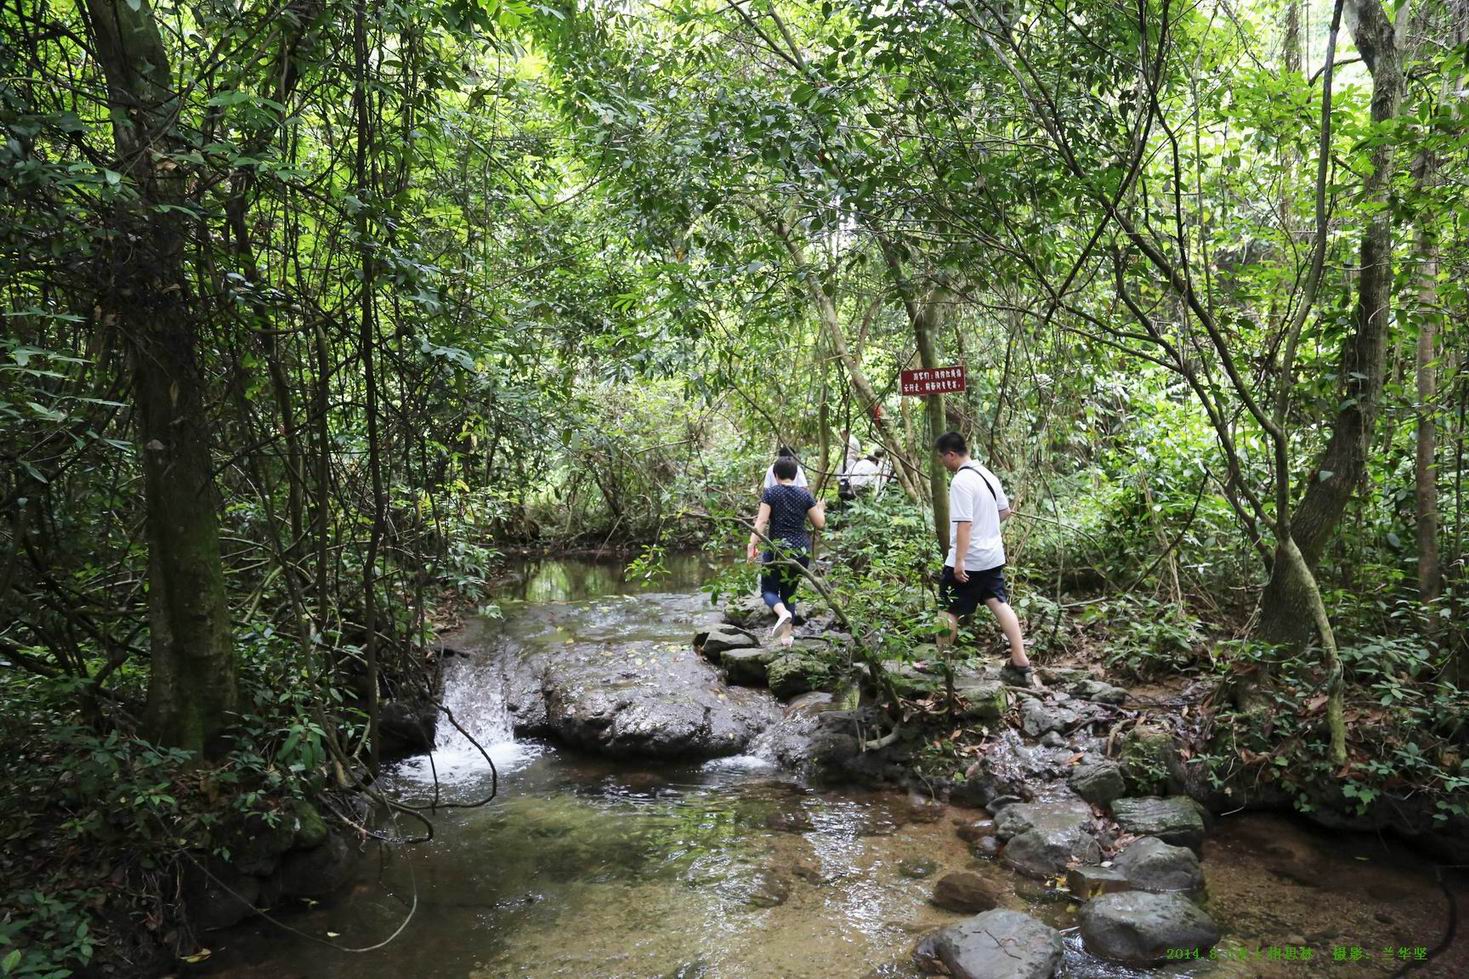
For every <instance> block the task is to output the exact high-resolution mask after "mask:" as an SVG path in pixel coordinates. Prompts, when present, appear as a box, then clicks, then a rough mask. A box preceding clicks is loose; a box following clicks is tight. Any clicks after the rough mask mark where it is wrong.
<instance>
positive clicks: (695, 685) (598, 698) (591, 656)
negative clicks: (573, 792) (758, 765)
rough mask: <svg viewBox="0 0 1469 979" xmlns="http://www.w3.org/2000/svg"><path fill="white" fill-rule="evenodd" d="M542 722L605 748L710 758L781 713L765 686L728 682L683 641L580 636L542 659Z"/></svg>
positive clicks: (741, 745)
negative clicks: (594, 640)
mask: <svg viewBox="0 0 1469 979" xmlns="http://www.w3.org/2000/svg"><path fill="white" fill-rule="evenodd" d="M541 695H542V697H543V698H544V701H545V708H546V720H545V723H546V727H547V729H548V730H549V732H550V733H551V735H552V736H553V737H555V738H557V739H559V740H561V741H564V742H566V743H568V744H572V745H575V746H576V747H579V748H584V749H587V750H591V751H597V752H600V753H603V754H609V755H619V756H624V755H634V756H647V757H662V758H676V757H694V758H714V757H718V756H721V755H734V754H739V753H740V752H741V751H743V750H744V749H745V748H746V747H747V746H748V745H749V743H750V741H751V740H752V739H753V738H754V737H755V736H756V735H757V734H759V733H760V732H761V731H763V730H765V729H766V728H767V727H769V726H771V725H772V724H774V723H775V722H776V721H777V720H779V719H780V717H781V713H782V712H781V709H780V705H779V704H777V703H776V702H775V701H774V700H772V699H771V697H770V695H769V694H767V693H765V692H764V691H763V690H753V689H749V688H746V687H731V686H727V685H726V684H725V682H724V680H723V679H722V678H721V677H720V675H719V672H718V671H717V670H716V669H715V668H714V667H713V666H711V665H710V664H709V663H706V662H704V661H703V660H701V659H700V658H699V657H698V656H696V655H695V654H694V652H693V651H692V650H691V649H689V648H688V647H687V646H682V645H677V646H675V645H672V644H655V643H645V642H635V643H612V644H584V643H577V644H574V645H571V646H568V647H566V648H564V649H563V650H561V651H559V652H558V653H557V655H556V656H555V657H554V658H549V657H548V658H546V659H545V660H543V672H542V673H541Z"/></svg>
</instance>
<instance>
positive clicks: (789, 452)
mask: <svg viewBox="0 0 1469 979" xmlns="http://www.w3.org/2000/svg"><path fill="white" fill-rule="evenodd" d="M775 455H776V458H780V457H786V458H790V459H794V458H795V457H796V450H795V449H793V448H791V447H790V446H789V445H782V446H781V447H780V448H779V449H777V450H776V453H775Z"/></svg>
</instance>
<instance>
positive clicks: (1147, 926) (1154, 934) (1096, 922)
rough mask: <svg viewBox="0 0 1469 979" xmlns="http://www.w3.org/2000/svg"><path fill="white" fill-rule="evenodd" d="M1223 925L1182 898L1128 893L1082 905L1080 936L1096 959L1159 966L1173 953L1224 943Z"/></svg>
mask: <svg viewBox="0 0 1469 979" xmlns="http://www.w3.org/2000/svg"><path fill="white" fill-rule="evenodd" d="M1219 934H1220V933H1219V926H1218V925H1216V924H1215V923H1214V920H1213V919H1212V918H1210V917H1209V916H1208V915H1207V914H1205V913H1204V912H1203V911H1201V910H1200V909H1199V908H1198V906H1197V905H1195V904H1194V903H1193V902H1192V901H1190V900H1189V899H1188V898H1186V897H1184V896H1183V895H1181V894H1149V893H1148V892H1146V891H1123V892H1121V893H1118V894H1103V895H1102V896H1101V897H1098V898H1095V899H1093V900H1091V901H1088V902H1087V903H1086V904H1084V905H1082V909H1081V938H1082V942H1083V943H1084V944H1085V945H1086V950H1087V951H1088V952H1091V953H1092V954H1093V955H1099V956H1101V957H1102V958H1104V959H1112V960H1113V961H1115V962H1125V963H1127V964H1129V965H1142V966H1147V965H1156V964H1158V963H1161V962H1166V961H1167V960H1168V952H1169V950H1170V949H1190V950H1192V949H1197V950H1198V953H1199V957H1200V958H1203V957H1205V956H1207V954H1208V951H1209V949H1211V948H1213V947H1214V944H1215V943H1216V942H1218V941H1219Z"/></svg>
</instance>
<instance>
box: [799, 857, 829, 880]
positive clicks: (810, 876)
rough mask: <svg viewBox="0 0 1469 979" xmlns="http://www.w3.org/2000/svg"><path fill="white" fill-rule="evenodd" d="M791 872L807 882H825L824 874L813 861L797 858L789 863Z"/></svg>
mask: <svg viewBox="0 0 1469 979" xmlns="http://www.w3.org/2000/svg"><path fill="white" fill-rule="evenodd" d="M791 873H792V874H794V875H795V876H796V877H797V878H799V879H800V880H804V881H805V882H806V883H808V884H825V883H826V875H825V874H824V873H822V872H821V868H820V867H819V866H817V865H816V863H815V862H814V861H811V860H806V859H798V860H797V861H796V862H795V863H793V864H791Z"/></svg>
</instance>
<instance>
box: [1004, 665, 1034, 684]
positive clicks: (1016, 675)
mask: <svg viewBox="0 0 1469 979" xmlns="http://www.w3.org/2000/svg"><path fill="white" fill-rule="evenodd" d="M1000 679H1001V680H1004V681H1005V682H1006V683H1009V684H1011V685H1012V686H1016V687H1026V688H1028V689H1030V690H1039V689H1040V688H1041V681H1040V678H1039V677H1037V676H1036V675H1035V667H1033V666H1016V665H1015V664H1014V663H1006V664H1005V665H1004V666H1003V667H1002V668H1001V669H1000Z"/></svg>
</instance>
